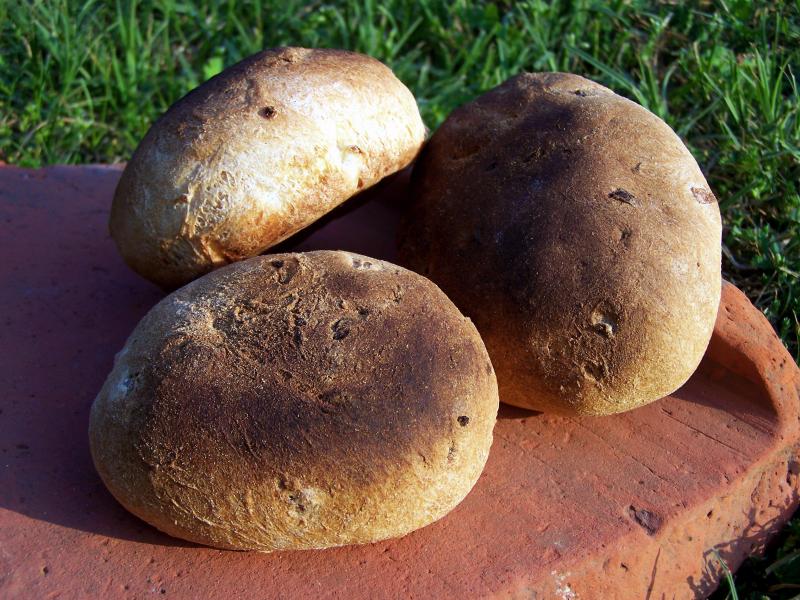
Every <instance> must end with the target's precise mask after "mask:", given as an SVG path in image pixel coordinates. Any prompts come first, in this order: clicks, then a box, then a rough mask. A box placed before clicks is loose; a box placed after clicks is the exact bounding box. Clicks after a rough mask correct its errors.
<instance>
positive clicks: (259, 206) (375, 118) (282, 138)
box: [110, 48, 425, 288]
mask: <svg viewBox="0 0 800 600" xmlns="http://www.w3.org/2000/svg"><path fill="white" fill-rule="evenodd" d="M424 137H425V128H424V125H423V124H422V120H421V119H420V115H419V110H418V109H417V105H416V102H415V100H414V97H413V96H412V95H411V92H409V90H408V89H407V88H406V87H405V86H404V85H403V84H402V83H401V82H400V81H399V80H398V79H397V78H396V77H395V76H394V75H393V74H392V71H391V70H390V69H389V68H388V67H386V66H384V65H383V64H382V63H380V62H379V61H377V60H375V59H373V58H370V57H368V56H364V55H362V54H357V53H354V52H346V51H343V50H322V49H320V50H308V49H303V48H279V49H275V50H266V51H264V52H261V53H259V54H256V55H254V56H251V57H250V58H247V59H245V60H243V61H242V62H240V63H238V64H236V65H234V66H232V67H230V68H229V69H227V70H225V71H223V72H222V73H221V74H219V75H217V76H216V77H214V78H212V79H210V80H209V81H207V82H206V83H204V84H203V85H201V86H200V87H198V88H197V89H195V90H194V91H192V92H190V93H189V94H188V95H187V96H185V97H184V98H183V99H181V100H180V101H178V102H177V103H176V104H174V105H173V106H172V107H171V108H170V109H169V110H168V111H167V112H166V113H165V114H164V115H163V116H162V117H161V118H160V119H159V120H158V121H157V122H156V123H155V124H154V125H153V127H152V128H151V129H150V130H149V131H148V132H147V135H146V136H145V138H144V139H143V140H142V142H141V144H140V145H139V147H138V148H137V149H136V152H135V153H134V155H133V158H132V159H131V161H130V162H129V163H128V165H127V167H126V168H125V171H124V173H123V174H122V178H121V179H120V181H119V185H118V186H117V191H116V194H115V196H114V202H113V206H112V210H111V220H110V229H111V234H112V236H113V238H114V240H115V241H116V243H117V246H118V248H119V250H120V252H121V254H122V256H123V257H124V259H125V260H126V262H127V263H128V264H129V265H130V266H131V267H132V268H133V269H134V270H135V271H137V272H138V273H140V274H141V275H143V276H144V277H147V278H148V279H150V280H152V281H154V282H156V283H158V284H160V285H161V286H163V287H166V288H174V287H177V286H179V285H182V284H184V283H187V282H188V281H191V280H192V279H194V278H195V277H198V276H199V275H202V274H203V273H206V272H208V271H210V270H212V269H214V268H216V267H219V266H222V265H225V264H227V263H230V262H234V261H237V260H241V259H243V258H247V257H250V256H255V255H257V254H260V253H261V252H263V251H264V250H266V249H267V248H269V247H271V246H273V245H275V244H277V243H278V242H280V241H282V240H284V239H285V238H287V237H289V236H290V235H292V234H293V233H295V232H297V231H299V230H300V229H302V228H304V227H305V226H307V225H309V224H310V223H312V222H313V221H315V220H316V219H318V218H319V217H321V216H322V215H324V214H325V213H327V212H328V211H330V210H331V209H333V208H334V207H336V206H337V205H338V204H340V203H342V202H344V201H345V200H347V199H348V198H350V197H351V196H353V195H354V194H356V193H357V192H359V191H361V190H363V189H365V188H368V187H370V186H371V185H373V184H374V183H376V182H378V181H379V180H380V179H382V178H383V177H385V176H386V175H389V174H390V173H393V172H395V171H398V170H400V169H402V168H403V167H405V166H406V165H408V164H409V163H410V162H411V161H412V160H413V158H414V156H415V155H416V154H417V152H418V150H419V148H420V146H421V144H422V142H423V140H424Z"/></svg>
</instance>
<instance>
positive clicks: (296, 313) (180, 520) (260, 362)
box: [89, 251, 498, 551]
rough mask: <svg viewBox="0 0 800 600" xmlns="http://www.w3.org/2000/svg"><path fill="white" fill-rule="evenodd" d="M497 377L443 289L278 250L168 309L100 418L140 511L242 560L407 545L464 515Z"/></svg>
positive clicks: (170, 300)
mask: <svg viewBox="0 0 800 600" xmlns="http://www.w3.org/2000/svg"><path fill="white" fill-rule="evenodd" d="M497 407H498V398H497V382H496V379H495V375H494V372H493V370H492V366H491V363H490V361H489V357H488V354H487V353H486V349H485V348H484V346H483V342H482V341H481V339H480V337H479V336H478V333H477V331H476V330H475V327H474V326H473V325H472V323H471V322H470V321H469V319H466V318H464V317H463V316H462V315H461V314H460V313H459V312H458V309H456V307H455V306H453V304H452V303H451V302H450V301H449V300H448V299H447V297H446V296H445V295H444V294H443V293H442V292H441V290H439V289H438V288H437V287H436V286H435V285H434V284H433V283H431V282H430V281H429V280H427V279H425V278H424V277H421V276H419V275H417V274H416V273H412V272H411V271H407V270H405V269H402V268H400V267H397V266H395V265H392V264H389V263H386V262H382V261H379V260H374V259H371V258H367V257H364V256H359V255H356V254H350V253H347V252H330V251H321V252H310V253H307V254H276V255H271V256H261V257H256V258H252V259H250V260H247V261H243V262H240V263H237V264H234V265H231V266H229V267H226V268H224V269H220V270H219V271H215V272H214V273H211V274H209V275H207V276H205V277H203V278H200V279H198V280H196V281H194V282H193V283H191V284H189V285H187V286H185V287H183V288H181V289H180V290H178V291H176V292H175V293H173V294H172V295H170V296H168V297H167V298H165V299H164V300H163V301H161V302H160V303H159V304H158V305H156V306H155V307H154V308H153V309H152V310H151V311H150V312H149V313H148V314H147V315H146V316H145V318H144V319H143V320H142V321H141V323H139V325H138V326H137V327H136V329H135V330H134V331H133V333H132V334H131V336H130V338H129V339H128V341H127V343H126V344H125V347H124V348H123V349H122V351H121V352H120V353H119V354H118V355H117V358H116V361H115V363H114V369H113V371H112V372H111V374H110V375H109V376H108V379H107V380H106V382H105V385H104V386H103V388H102V390H101V391H100V393H99V395H98V396H97V398H96V400H95V402H94V405H93V406H92V412H91V423H90V427H89V437H90V442H91V451H92V456H93V458H94V462H95V465H96V467H97V470H98V472H99V473H100V475H101V477H102V479H103V481H104V482H105V484H106V486H107V487H108V489H109V490H111V493H112V494H113V495H114V496H115V497H116V498H117V499H118V500H119V501H120V502H121V503H122V504H123V505H124V506H125V507H126V508H127V509H128V510H130V511H131V512H132V513H134V514H135V515H137V516H139V517H141V518H142V519H144V520H145V521H147V522H148V523H150V524H152V525H154V526H155V527H157V528H158V529H161V530H162V531H164V532H166V533H168V534H170V535H173V536H176V537H180V538H184V539H187V540H191V541H194V542H199V543H202V544H207V545H210V546H216V547H219V548H230V549H242V550H245V549H246V550H261V551H271V550H282V549H303V548H327V547H331V546H340V545H343V544H360V543H366V542H374V541H377V540H382V539H386V538H391V537H396V536H401V535H404V534H406V533H408V532H410V531H412V530H414V529H417V528H419V527H423V526H424V525H427V524H429V523H431V522H433V521H435V520H437V519H439V518H441V517H443V516H444V515H445V514H447V512H449V511H450V510H451V509H452V508H453V507H455V506H456V505H457V504H458V503H459V502H460V501H461V500H462V499H463V498H464V496H466V494H467V493H468V492H469V490H470V489H471V488H472V486H473V485H474V484H475V482H476V481H477V479H478V476H479V475H480V473H481V471H482V469H483V466H484V464H485V462H486V458H487V456H488V453H489V447H490V445H491V442H492V427H493V426H494V422H495V418H496V414H497Z"/></svg>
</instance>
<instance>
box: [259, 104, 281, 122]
mask: <svg viewBox="0 0 800 600" xmlns="http://www.w3.org/2000/svg"><path fill="white" fill-rule="evenodd" d="M277 114H278V111H277V110H275V107H274V106H265V107H264V108H262V109H261V110H259V111H258V116H259V117H261V118H262V119H267V120H269V119H274V118H275V115H277Z"/></svg>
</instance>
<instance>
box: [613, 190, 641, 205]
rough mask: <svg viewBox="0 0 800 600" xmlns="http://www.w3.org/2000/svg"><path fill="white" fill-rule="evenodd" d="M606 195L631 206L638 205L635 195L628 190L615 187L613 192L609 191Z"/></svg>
mask: <svg viewBox="0 0 800 600" xmlns="http://www.w3.org/2000/svg"><path fill="white" fill-rule="evenodd" d="M608 197H609V198H611V199H612V200H617V201H619V202H623V203H625V204H630V205H631V206H636V205H638V201H637V200H636V196H634V195H633V194H631V193H630V192H629V191H628V190H624V189H622V188H617V189H615V190H614V191H613V192H610V193H609V194H608Z"/></svg>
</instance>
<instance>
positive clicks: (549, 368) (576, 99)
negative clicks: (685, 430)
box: [400, 73, 721, 414]
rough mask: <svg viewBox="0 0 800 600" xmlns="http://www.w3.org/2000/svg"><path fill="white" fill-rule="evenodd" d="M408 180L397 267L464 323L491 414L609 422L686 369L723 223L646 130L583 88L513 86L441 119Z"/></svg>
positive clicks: (698, 346)
mask: <svg viewBox="0 0 800 600" xmlns="http://www.w3.org/2000/svg"><path fill="white" fill-rule="evenodd" d="M413 179H414V183H413V186H414V197H415V200H414V203H413V205H412V207H411V209H410V211H409V213H408V215H407V216H406V219H405V223H404V226H403V228H402V229H401V235H400V241H401V249H400V256H401V262H402V263H403V264H406V265H407V266H409V267H410V268H413V269H415V270H416V271H418V272H420V273H422V274H424V275H427V276H429V277H431V279H433V281H435V282H436V283H437V284H438V285H439V286H441V288H442V289H443V290H444V291H445V293H447V294H448V296H449V297H450V298H451V299H452V300H453V301H454V302H455V304H456V305H457V306H458V307H459V308H460V309H461V310H462V311H463V312H464V314H466V315H467V316H469V317H470V318H472V319H473V321H474V322H475V324H476V326H477V327H478V330H479V331H480V332H481V335H482V336H483V339H484V341H485V342H486V346H487V348H488V350H489V354H490V355H491V357H492V362H493V364H494V366H495V368H496V369H497V373H498V383H499V386H500V397H501V400H502V401H504V402H508V403H511V404H515V405H518V406H523V407H529V408H536V409H545V410H554V411H559V412H566V413H589V414H609V413H615V412H620V411H623V410H628V409H631V408H635V407H636V406H640V405H642V404H645V403H647V402H650V401H653V400H655V399H657V398H659V397H661V396H663V395H666V394H668V393H670V392H672V391H674V390H675V389H676V388H677V387H679V386H680V385H682V384H683V383H684V382H685V381H686V379H688V377H689V376H690V375H691V373H692V372H693V371H694V369H695V368H696V366H697V364H698V363H699V361H700V359H701V357H702V355H703V352H704V350H705V348H706V345H707V344H708V340H709V339H710V336H711V331H712V328H713V325H714V319H715V316H716V311H717V306H718V303H719V295H720V285H721V283H720V236H721V225H720V216H719V209H718V207H717V205H716V200H715V198H714V196H713V194H712V193H711V191H710V190H709V188H708V184H707V183H706V181H705V179H704V177H703V175H702V173H701V172H700V169H699V168H698V166H697V164H696V162H695V161H694V159H693V158H692V156H691V154H690V153H689V151H688V150H687V149H686V148H685V147H684V145H683V144H682V143H681V141H680V139H679V138H678V137H677V136H676V135H675V134H674V133H673V132H672V130H671V129H670V128H669V127H668V126H667V125H666V124H665V123H664V122H663V121H661V120H660V119H658V118H657V117H656V116H654V115H652V114H651V113H649V112H648V111H647V110H645V109H644V108H642V107H641V106H639V105H637V104H635V103H633V102H630V101H629V100H626V99H624V98H622V97H620V96H617V95H616V94H613V93H612V92H611V91H610V90H608V89H606V88H604V87H602V86H600V85H598V84H595V83H593V82H591V81H588V80H587V79H584V78H582V77H578V76H575V75H566V74H560V73H550V74H524V75H520V76H518V77H515V78H513V79H511V80H509V81H508V82H506V83H505V84H503V85H501V86H500V87H498V88H495V89H494V90H492V91H490V92H488V93H486V94H485V95H483V96H481V97H480V98H478V99H477V100H475V101H474V102H472V103H470V104H467V105H466V106H463V107H461V108H459V109H458V110H456V111H454V112H453V114H452V115H451V116H450V117H449V118H448V119H447V120H446V121H445V123H444V124H443V125H442V126H441V128H440V129H439V130H438V131H437V132H436V133H435V134H434V135H433V137H432V139H431V140H430V142H429V144H428V145H427V147H426V148H425V150H424V151H423V153H422V155H421V157H420V159H419V160H418V162H417V164H416V166H415V170H414V175H413Z"/></svg>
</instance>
